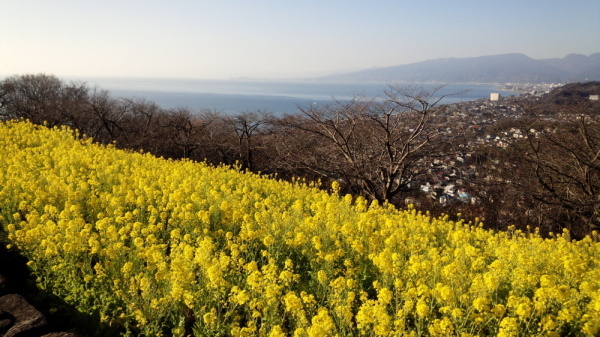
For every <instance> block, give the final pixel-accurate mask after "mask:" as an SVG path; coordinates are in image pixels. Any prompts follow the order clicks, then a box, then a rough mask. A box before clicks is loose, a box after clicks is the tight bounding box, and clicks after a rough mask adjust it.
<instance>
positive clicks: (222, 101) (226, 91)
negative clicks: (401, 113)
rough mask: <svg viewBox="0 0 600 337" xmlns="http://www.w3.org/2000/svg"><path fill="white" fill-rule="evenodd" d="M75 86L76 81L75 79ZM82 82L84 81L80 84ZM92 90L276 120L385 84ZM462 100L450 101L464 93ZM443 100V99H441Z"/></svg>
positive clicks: (486, 91)
mask: <svg viewBox="0 0 600 337" xmlns="http://www.w3.org/2000/svg"><path fill="white" fill-rule="evenodd" d="M74 80H75V79H74ZM77 80H81V79H77ZM83 81H85V82H86V84H87V85H88V86H90V87H97V88H99V89H103V90H107V91H108V92H109V94H110V95H111V96H112V97H114V98H136V99H144V100H147V101H150V102H154V103H156V104H157V105H159V106H160V107H162V108H164V109H174V108H187V109H189V110H191V111H192V112H196V111H201V110H205V109H210V110H213V111H218V112H221V113H223V114H236V113H241V112H247V111H257V110H262V111H268V112H271V113H273V114H275V115H284V114H292V113H296V112H298V108H299V107H302V106H309V105H314V104H325V103H328V102H332V101H333V100H341V101H343V100H349V99H351V98H352V97H355V96H367V97H377V96H382V95H383V94H384V91H385V90H386V89H388V88H389V85H390V84H386V83H322V82H314V81H313V82H311V81H277V80H272V81H269V80H193V79H133V78H90V79H83ZM393 85H401V86H402V85H407V86H423V88H424V89H427V90H431V89H434V88H436V87H438V86H439V85H437V84H428V83H396V84H393ZM463 91H466V92H464V93H462V94H460V95H450V94H453V93H456V92H463ZM492 92H497V93H500V94H501V95H502V96H512V95H515V93H512V92H509V91H503V90H499V89H498V85H496V84H469V83H465V84H448V85H445V86H444V87H443V88H441V89H440V90H439V91H438V94H439V95H450V96H448V97H446V98H444V100H443V101H442V102H441V103H442V104H451V103H458V102H464V101H474V100H478V99H482V98H489V96H490V93H492ZM438 97H439V96H438Z"/></svg>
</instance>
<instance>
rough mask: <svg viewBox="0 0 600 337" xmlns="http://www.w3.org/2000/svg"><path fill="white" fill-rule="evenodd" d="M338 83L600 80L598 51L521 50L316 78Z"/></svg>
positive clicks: (435, 60) (558, 81) (599, 54)
mask: <svg viewBox="0 0 600 337" xmlns="http://www.w3.org/2000/svg"><path fill="white" fill-rule="evenodd" d="M315 80H317V81H339V82H439V83H565V82H576V81H594V80H595V81H598V80H600V53H594V54H591V55H590V56H585V55H582V54H569V55H567V56H565V57H564V58H562V59H561V58H550V59H533V58H531V57H529V56H527V55H525V54H522V53H510V54H498V55H487V56H478V57H467V58H439V59H432V60H426V61H421V62H416V63H410V64H404V65H397V66H390V67H380V68H373V69H365V70H360V71H354V72H348V73H343V74H339V73H338V74H335V75H328V76H322V77H318V78H315Z"/></svg>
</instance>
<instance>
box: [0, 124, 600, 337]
mask: <svg viewBox="0 0 600 337" xmlns="http://www.w3.org/2000/svg"><path fill="white" fill-rule="evenodd" d="M334 189H335V188H334ZM0 223H1V224H2V226H3V228H4V230H5V232H6V236H7V239H8V242H4V244H6V245H10V247H12V248H11V249H19V250H20V251H21V252H22V253H23V254H25V255H26V256H27V257H28V258H29V259H30V263H29V264H28V265H29V267H30V268H31V270H32V271H33V273H34V275H36V276H37V279H38V283H39V285H40V287H43V288H45V289H47V290H48V291H51V292H52V293H54V294H56V295H58V296H60V297H61V298H63V299H64V300H65V301H67V302H68V303H71V304H73V305H75V306H76V307H77V308H78V309H79V310H81V311H82V312H89V313H91V312H99V313H100V317H101V318H102V320H104V321H105V322H106V323H108V324H111V325H115V326H120V327H122V329H123V330H122V331H124V333H125V334H127V333H129V334H141V335H152V336H159V335H183V334H184V333H185V332H186V330H189V329H190V328H191V329H192V330H193V332H194V334H195V335H198V336H199V335H207V336H216V335H231V336H297V337H301V336H311V337H312V336H346V335H353V336H358V335H360V336H479V335H500V336H531V335H540V336H560V335H569V334H572V335H586V336H594V335H597V334H598V333H599V332H600V294H599V289H600V268H599V263H600V245H599V244H598V243H597V242H595V241H594V240H592V239H591V238H586V239H585V240H582V241H578V242H573V241H571V240H570V238H569V234H568V233H567V232H565V233H561V234H560V235H556V236H555V237H553V238H550V239H543V238H541V237H540V236H539V235H537V234H536V233H533V234H525V233H522V232H518V231H509V232H502V233H495V232H492V231H487V230H484V229H482V228H481V226H480V224H478V223H464V222H462V221H459V222H453V221H449V220H448V219H447V218H446V217H443V218H437V219H433V218H431V217H429V216H427V215H426V214H422V213H420V212H418V211H416V210H415V209H412V208H409V209H406V210H397V209H394V208H393V207H391V206H388V205H377V204H369V203H367V202H366V201H365V200H364V199H361V198H356V199H354V198H352V197H351V196H339V195H337V194H336V193H334V194H328V193H326V192H323V191H320V190H317V189H315V188H311V187H309V186H306V185H305V184H301V183H294V184H292V183H285V182H280V181H277V180H274V179H267V178H262V177H259V176H257V175H254V174H250V173H239V172H237V171H235V170H232V169H228V168H225V167H219V168H214V167H209V166H207V165H205V164H202V163H194V162H190V161H171V160H164V159H160V158H155V157H153V156H150V155H147V154H141V153H132V152H126V151H121V150H117V149H115V148H114V147H111V146H108V147H104V146H99V145H96V144H93V142H92V141H91V140H90V139H86V138H85V137H82V136H80V135H78V134H76V133H74V132H73V131H70V130H68V129H52V130H51V129H47V128H45V127H39V126H34V125H32V124H30V123H27V122H5V123H2V124H0ZM192 324H193V325H192ZM190 325H192V326H191V327H190Z"/></svg>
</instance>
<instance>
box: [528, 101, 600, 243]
mask: <svg viewBox="0 0 600 337" xmlns="http://www.w3.org/2000/svg"><path fill="white" fill-rule="evenodd" d="M597 108H598V105H597V104H596V105H595V106H594V104H592V103H591V102H584V103H577V104H573V105H569V106H563V107H560V108H558V109H559V110H558V111H557V112H556V113H555V114H554V116H553V117H552V118H547V117H544V116H543V115H540V114H539V113H537V112H532V114H533V115H534V116H535V117H536V123H535V125H533V126H532V127H531V128H529V130H527V131H528V132H527V141H526V142H525V143H524V144H519V145H520V146H521V149H522V151H520V153H521V154H522V155H523V156H524V159H525V160H526V162H527V163H528V165H529V170H530V173H531V174H530V179H532V181H533V182H534V183H535V186H536V187H537V188H535V189H531V190H530V193H531V196H532V197H533V198H534V199H535V200H537V201H539V202H541V203H542V204H545V205H550V206H553V207H559V208H561V209H562V210H563V211H564V212H565V215H566V217H567V219H569V220H570V221H573V220H575V221H577V222H579V223H581V224H582V225H583V226H584V231H585V232H590V231H591V230H597V229H600V115H599V114H598V110H597Z"/></svg>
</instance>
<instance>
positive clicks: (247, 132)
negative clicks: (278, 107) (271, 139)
mask: <svg viewBox="0 0 600 337" xmlns="http://www.w3.org/2000/svg"><path fill="white" fill-rule="evenodd" d="M271 117H272V115H271V114H270V113H269V112H267V111H262V110H258V111H253V112H251V111H246V112H242V113H240V114H237V115H234V116H228V117H226V118H225V121H226V123H227V124H229V126H230V127H231V128H232V130H233V132H234V133H235V135H236V136H237V149H236V150H237V153H238V158H239V161H240V163H241V165H242V168H247V169H249V170H254V169H256V167H255V160H254V156H255V152H256V150H257V147H258V144H257V142H256V138H257V137H256V136H257V134H259V133H260V132H261V131H262V128H261V127H264V126H265V124H266V123H267V121H268V120H270V119H271Z"/></svg>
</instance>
